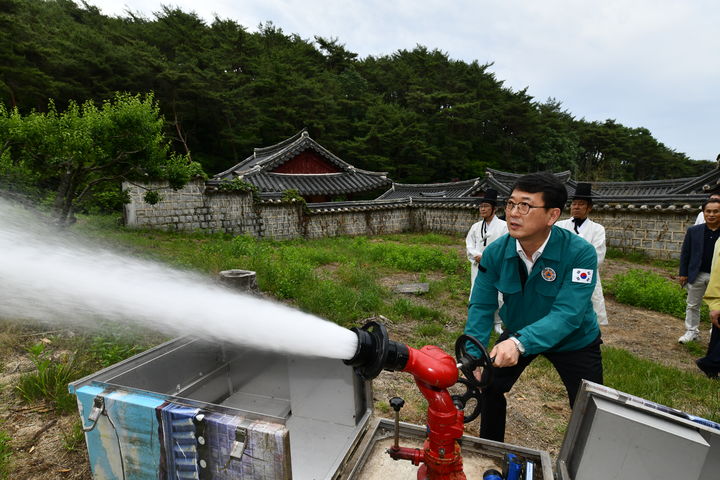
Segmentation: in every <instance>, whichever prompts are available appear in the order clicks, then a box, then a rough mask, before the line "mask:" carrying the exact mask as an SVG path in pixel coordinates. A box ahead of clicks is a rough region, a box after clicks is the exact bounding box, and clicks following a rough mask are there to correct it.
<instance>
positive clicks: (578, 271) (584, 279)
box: [572, 268, 593, 283]
mask: <svg viewBox="0 0 720 480" xmlns="http://www.w3.org/2000/svg"><path fill="white" fill-rule="evenodd" d="M592 277H593V271H592V270H587V269H585V268H573V271H572V281H573V282H575V283H590V282H592Z"/></svg>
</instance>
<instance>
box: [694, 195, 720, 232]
mask: <svg viewBox="0 0 720 480" xmlns="http://www.w3.org/2000/svg"><path fill="white" fill-rule="evenodd" d="M708 200H720V193H713V194H711V195H710V196H709V197H708ZM703 223H705V215H703V211H702V210H700V213H698V215H697V218H696V219H695V225H702V224H703Z"/></svg>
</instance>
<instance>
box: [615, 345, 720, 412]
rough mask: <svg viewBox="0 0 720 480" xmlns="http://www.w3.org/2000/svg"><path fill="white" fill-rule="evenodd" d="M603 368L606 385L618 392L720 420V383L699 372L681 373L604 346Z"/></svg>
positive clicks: (626, 352) (624, 351)
mask: <svg viewBox="0 0 720 480" xmlns="http://www.w3.org/2000/svg"><path fill="white" fill-rule="evenodd" d="M603 368H604V370H605V384H606V385H608V386H610V387H612V388H614V389H617V390H620V391H622V392H626V393H629V394H631V395H636V396H638V397H641V398H645V399H647V400H650V401H653V402H657V403H659V404H661V405H666V406H668V407H672V408H676V409H678V410H682V411H685V412H693V413H696V414H697V415H699V416H702V417H705V418H707V419H709V420H712V421H714V422H718V421H720V397H718V390H717V382H716V381H714V380H710V379H708V378H705V376H704V375H702V374H701V373H700V371H699V370H698V372H697V373H695V372H685V371H681V370H678V369H676V368H671V367H666V366H664V365H659V364H657V363H654V362H652V361H649V360H644V359H641V358H638V357H636V356H635V355H633V354H632V353H630V352H628V351H626V350H622V349H618V348H612V347H603ZM677 392H682V395H678V394H677Z"/></svg>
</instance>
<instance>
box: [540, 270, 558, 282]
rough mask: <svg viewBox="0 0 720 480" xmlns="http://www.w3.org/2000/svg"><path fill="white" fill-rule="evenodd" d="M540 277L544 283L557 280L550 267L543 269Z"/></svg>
mask: <svg viewBox="0 0 720 480" xmlns="http://www.w3.org/2000/svg"><path fill="white" fill-rule="evenodd" d="M541 275H542V278H543V280H545V281H546V282H552V281H554V280H555V279H556V278H557V273H555V270H553V269H552V268H550V267H545V268H543V270H542V273H541Z"/></svg>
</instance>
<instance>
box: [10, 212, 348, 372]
mask: <svg viewBox="0 0 720 480" xmlns="http://www.w3.org/2000/svg"><path fill="white" fill-rule="evenodd" d="M238 268H242V265H239V266H238ZM0 317H4V318H9V319H34V320H40V321H52V322H72V324H77V323H78V322H84V323H86V324H88V325H91V324H94V323H95V322H97V321H98V319H103V320H110V321H113V322H122V323H126V324H137V325H142V326H145V327H149V328H152V329H154V330H157V331H162V332H167V333H168V334H178V335H186V334H191V335H196V336H203V337H210V338H216V339H220V340H224V341H227V342H231V343H235V344H240V345H245V346H250V347H254V348H258V349H264V350H272V351H277V352H285V353H290V354H299V355H311V356H322V357H329V358H340V359H347V358H351V357H352V356H353V354H354V353H355V349H356V348H357V337H356V335H355V334H354V333H352V332H351V331H350V330H348V329H346V328H343V327H340V326H338V325H336V324H334V323H331V322H329V321H326V320H323V319H321V318H318V317H315V316H313V315H309V314H307V313H303V312H301V311H299V310H295V309H292V308H290V307H287V306H285V305H282V304H278V303H274V302H270V301H267V300H263V299H260V298H257V297H253V296H250V295H245V294H241V293H237V292H234V291H232V290H229V289H227V288H224V287H222V286H220V285H217V284H215V283H213V282H212V281H211V280H210V279H208V278H207V277H203V276H201V275H198V274H193V273H189V272H184V271H179V270H175V269H172V268H169V267H167V266H164V265H161V264H158V263H154V262H150V261H146V260H140V259H137V258H132V257H130V256H126V255H121V254H118V253H114V252H111V251H108V250H104V249H100V248H97V247H93V246H91V245H89V244H84V243H82V242H80V241H78V240H70V239H68V236H67V235H65V234H63V232H60V231H58V230H57V229H54V228H50V227H48V226H46V225H44V224H43V223H42V222H40V221H38V220H37V219H36V218H34V217H33V215H32V213H31V212H30V211H28V210H26V209H24V208H20V207H17V206H15V205H13V204H11V203H9V202H7V201H5V200H3V199H1V198H0Z"/></svg>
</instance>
